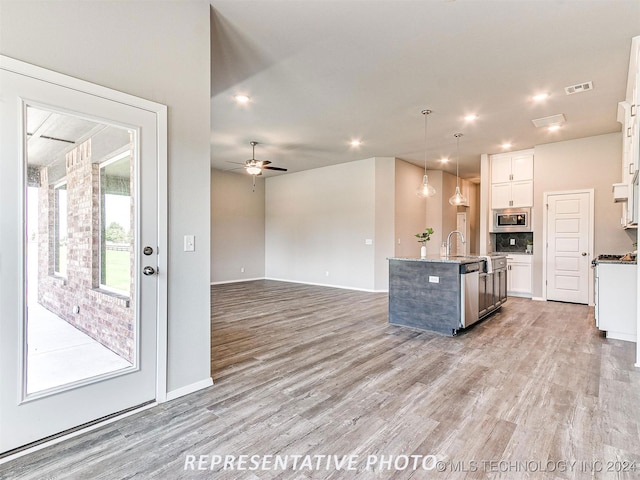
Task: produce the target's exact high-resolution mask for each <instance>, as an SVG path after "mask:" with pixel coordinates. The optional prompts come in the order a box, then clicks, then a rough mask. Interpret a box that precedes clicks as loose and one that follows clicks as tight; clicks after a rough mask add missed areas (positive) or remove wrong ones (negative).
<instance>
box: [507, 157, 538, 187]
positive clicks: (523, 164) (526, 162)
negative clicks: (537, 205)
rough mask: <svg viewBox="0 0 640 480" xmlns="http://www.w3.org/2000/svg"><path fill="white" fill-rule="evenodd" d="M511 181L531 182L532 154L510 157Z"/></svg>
mask: <svg viewBox="0 0 640 480" xmlns="http://www.w3.org/2000/svg"><path fill="white" fill-rule="evenodd" d="M511 180H513V181H514V182H520V181H523V180H532V181H533V153H527V154H524V155H514V156H513V157H511Z"/></svg>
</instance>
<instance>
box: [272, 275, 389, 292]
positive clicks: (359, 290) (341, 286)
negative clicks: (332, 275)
mask: <svg viewBox="0 0 640 480" xmlns="http://www.w3.org/2000/svg"><path fill="white" fill-rule="evenodd" d="M265 280H273V281H275V282H286V283H299V284H301V285H314V286H316V287H329V288H340V289H342V290H355V291H357V292H369V293H387V292H389V290H373V289H370V288H359V287H349V286H346V285H332V284H329V283H315V282H301V281H300V280H288V279H286V278H273V277H265Z"/></svg>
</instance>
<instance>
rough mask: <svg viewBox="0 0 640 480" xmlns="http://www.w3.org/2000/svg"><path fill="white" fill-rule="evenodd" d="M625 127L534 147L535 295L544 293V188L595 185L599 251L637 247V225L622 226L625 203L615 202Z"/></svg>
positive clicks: (596, 245) (596, 252)
mask: <svg viewBox="0 0 640 480" xmlns="http://www.w3.org/2000/svg"><path fill="white" fill-rule="evenodd" d="M621 142H622V140H621V136H620V133H610V134H607V135H597V136H593V137H586V138H580V139H577V140H569V141H566V142H557V143H549V144H546V145H537V146H536V147H535V149H534V168H533V171H534V182H533V183H534V215H533V221H534V224H533V228H534V234H533V245H534V256H533V296H534V297H541V296H542V282H543V278H542V262H543V258H542V248H541V245H542V242H543V236H542V229H543V209H544V205H543V200H544V198H543V195H544V193H545V192H554V191H563V190H576V189H582V188H584V189H587V188H589V189H590V188H593V189H594V190H595V212H594V216H595V246H594V253H595V254H596V255H598V254H601V253H623V252H626V251H628V250H632V249H633V248H632V245H631V244H632V242H634V241H635V238H636V232H635V231H625V230H623V229H622V227H621V226H620V215H621V208H622V207H621V206H620V204H617V203H613V196H612V193H611V185H612V184H614V183H617V182H620V181H621V177H622V173H621V172H622V143H621Z"/></svg>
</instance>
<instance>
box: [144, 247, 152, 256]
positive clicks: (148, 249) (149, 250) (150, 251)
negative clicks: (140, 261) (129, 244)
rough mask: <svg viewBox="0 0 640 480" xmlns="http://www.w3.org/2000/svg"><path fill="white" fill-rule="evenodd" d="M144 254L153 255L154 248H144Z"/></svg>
mask: <svg viewBox="0 0 640 480" xmlns="http://www.w3.org/2000/svg"><path fill="white" fill-rule="evenodd" d="M142 253H144V254H145V255H151V254H152V253H153V248H151V247H148V246H147V247H144V248H143V249H142Z"/></svg>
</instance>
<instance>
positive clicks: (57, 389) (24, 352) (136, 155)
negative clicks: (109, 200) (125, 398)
mask: <svg viewBox="0 0 640 480" xmlns="http://www.w3.org/2000/svg"><path fill="white" fill-rule="evenodd" d="M28 107H32V108H37V109H39V110H43V111H47V112H51V113H57V114H60V115H65V116H70V117H77V118H81V119H83V120H88V121H90V122H94V123H98V124H103V125H107V126H114V127H117V128H122V129H125V130H128V131H130V132H132V133H133V136H134V142H133V145H134V147H133V149H127V150H126V152H125V153H122V152H120V153H117V154H116V155H112V157H111V158H109V159H107V160H104V161H103V162H102V163H101V164H100V167H102V164H110V163H112V162H114V161H117V160H118V159H120V158H122V157H123V156H124V155H125V154H131V155H132V157H133V158H132V161H133V162H134V182H133V183H134V194H135V195H136V198H135V201H134V212H135V213H134V215H135V219H134V233H133V235H134V242H133V252H138V254H137V255H135V262H134V264H133V268H132V272H131V273H132V274H134V275H135V277H136V279H137V281H136V282H135V287H134V292H133V293H134V296H135V301H134V305H135V309H134V311H133V317H134V355H133V359H132V360H133V362H132V365H131V366H130V367H125V368H121V369H118V370H113V371H110V372H106V373H102V374H99V375H94V376H89V377H86V378H82V379H80V380H75V381H72V382H67V383H63V384H60V385H56V386H54V387H51V388H47V389H44V390H37V391H35V392H31V393H29V392H28V389H27V385H28V384H27V382H28V356H29V352H28V339H29V338H28V321H29V319H28V312H27V310H28V309H25V308H24V307H23V310H22V328H21V331H22V335H23V337H22V339H21V341H20V348H21V351H20V359H21V364H20V371H21V380H20V381H21V385H22V388H21V397H20V402H19V404H23V403H27V402H30V401H34V400H38V399H40V398H44V397H47V396H49V395H55V394H58V393H62V392H65V391H68V390H73V389H75V388H78V387H82V386H84V385H90V384H92V383H95V382H100V381H103V380H108V379H111V378H115V377H118V376H121V375H126V374H129V373H131V372H135V371H138V370H139V369H140V347H141V345H140V327H141V325H140V306H141V303H140V275H139V274H137V275H136V272H140V271H141V268H142V266H141V260H140V256H141V254H140V252H141V250H142V247H141V245H140V231H141V224H140V222H141V214H140V201H139V199H138V198H137V195H138V193H139V192H140V165H139V159H140V144H139V141H138V139H139V138H140V129H139V128H138V127H136V126H134V125H127V124H125V123H122V122H113V121H112V120H107V119H103V118H98V117H93V116H90V115H83V114H81V113H78V112H73V111H70V110H66V109H63V108H60V107H55V106H52V105H47V104H45V103H42V102H38V101H33V100H29V99H26V98H22V99H21V108H20V111H21V115H22V117H21V121H20V127H21V128H20V135H21V140H22V141H21V144H20V145H21V155H20V161H21V162H22V172H21V173H22V180H21V184H22V188H23V195H22V197H21V198H22V202H23V205H22V211H23V212H24V213H23V219H24V225H25V227H24V229H23V232H22V233H23V240H22V241H23V244H22V256H21V258H22V259H23V265H22V271H23V272H24V273H23V279H22V281H21V285H22V289H23V291H22V295H23V298H24V299H25V302H23V303H25V304H26V303H28V287H29V280H30V279H29V274H28V271H29V267H28V262H29V254H28V250H29V249H28V247H27V244H28V238H27V237H28V236H27V218H28V212H27V205H28V202H27V196H28V193H27V185H28V173H27V172H28V167H29V163H28V158H27V157H28V155H27V141H28V140H27V139H28V135H27V114H28V111H27V109H28ZM87 140H88V139H85V140H83V142H81V143H79V144H78V145H81V144H82V143H84V141H87ZM63 184H64V185H65V186H66V185H68V179H67V178H66V176H65V178H64V179H62V180H60V181H57V182H55V183H54V185H53V186H54V188H57V187H58V186H62V185H63ZM67 192H68V190H67ZM67 195H68V193H67ZM100 195H101V193H100ZM55 201H56V202H57V198H56V200H55ZM67 208H69V197H68V196H67ZM100 215H102V209H100ZM54 221H56V222H57V218H56V219H54ZM55 228H56V233H57V224H56V227H55ZM94 234H95V233H94ZM98 234H99V235H102V232H99V233H98ZM54 248H55V247H54ZM57 254H58V252H57V251H56V252H55V253H54V255H55V256H57ZM91 254H92V255H95V254H96V252H93V251H92V252H91ZM99 255H100V256H101V255H102V252H100V253H99ZM38 261H41V260H40V259H39V260H38ZM99 263H100V264H101V263H102V259H100V262H99ZM100 268H102V267H100ZM53 274H54V276H56V277H57V278H59V279H61V280H62V279H64V280H65V281H66V280H67V279H68V272H67V273H66V274H65V275H61V274H60V273H58V272H56V271H55V270H54V272H53ZM38 288H40V286H39V287H38ZM93 290H94V291H96V292H99V293H102V294H104V295H114V294H115V295H119V296H123V292H119V291H116V290H115V289H110V288H108V287H106V286H105V285H102V282H98V284H97V285H94V288H93ZM129 293H131V292H129Z"/></svg>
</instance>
